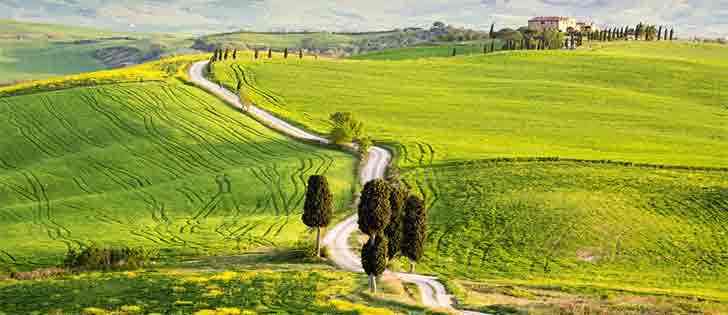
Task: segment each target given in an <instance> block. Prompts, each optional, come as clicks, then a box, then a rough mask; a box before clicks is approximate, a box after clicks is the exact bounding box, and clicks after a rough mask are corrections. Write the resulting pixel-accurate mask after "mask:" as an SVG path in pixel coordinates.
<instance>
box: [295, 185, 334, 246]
mask: <svg viewBox="0 0 728 315" xmlns="http://www.w3.org/2000/svg"><path fill="white" fill-rule="evenodd" d="M332 199H333V197H332V195H331V190H329V182H328V181H327V180H326V177H325V176H322V175H313V176H311V177H309V178H308V186H307V188H306V202H305V203H304V205H303V215H302V217H301V219H302V220H303V223H304V224H306V225H307V226H309V227H311V228H316V256H317V257H321V228H322V227H326V226H328V225H329V223H331V216H332V214H333V204H332V201H331V200H332Z"/></svg>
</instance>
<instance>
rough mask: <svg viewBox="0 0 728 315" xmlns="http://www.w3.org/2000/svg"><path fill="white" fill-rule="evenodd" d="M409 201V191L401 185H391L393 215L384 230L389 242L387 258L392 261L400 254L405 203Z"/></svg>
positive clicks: (390, 204)
mask: <svg viewBox="0 0 728 315" xmlns="http://www.w3.org/2000/svg"><path fill="white" fill-rule="evenodd" d="M406 200H407V190H406V189H405V188H404V187H402V185H401V184H394V185H390V187H389V206H390V208H391V209H392V213H391V215H390V216H389V224H388V225H387V227H386V228H385V229H384V236H385V237H387V240H389V245H388V246H387V258H389V259H392V258H394V257H396V256H397V255H398V254H399V251H400V248H401V245H402V233H403V227H402V222H403V220H404V202H405V201H406Z"/></svg>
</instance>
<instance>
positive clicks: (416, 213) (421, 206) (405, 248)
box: [401, 196, 427, 272]
mask: <svg viewBox="0 0 728 315" xmlns="http://www.w3.org/2000/svg"><path fill="white" fill-rule="evenodd" d="M404 209H405V210H404V221H403V226H404V234H403V237H402V249H401V250H402V254H403V255H404V256H406V257H407V258H409V261H410V272H414V270H415V263H417V262H418V261H419V260H420V259H421V258H422V255H423V254H424V249H425V235H426V233H427V210H426V209H425V203H424V201H422V199H420V198H418V197H416V196H410V197H409V198H407V201H406V202H405V206H404Z"/></svg>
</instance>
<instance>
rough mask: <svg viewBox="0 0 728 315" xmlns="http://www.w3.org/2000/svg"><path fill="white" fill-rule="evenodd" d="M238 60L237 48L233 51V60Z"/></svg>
mask: <svg viewBox="0 0 728 315" xmlns="http://www.w3.org/2000/svg"><path fill="white" fill-rule="evenodd" d="M237 59H238V49H237V48H235V50H233V60H237Z"/></svg>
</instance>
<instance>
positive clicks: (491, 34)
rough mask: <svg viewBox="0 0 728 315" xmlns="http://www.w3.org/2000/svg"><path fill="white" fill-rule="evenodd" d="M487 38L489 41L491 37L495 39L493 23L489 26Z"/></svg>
mask: <svg viewBox="0 0 728 315" xmlns="http://www.w3.org/2000/svg"><path fill="white" fill-rule="evenodd" d="M488 37H489V38H490V39H493V37H495V23H493V24H491V25H490V33H489V34H488Z"/></svg>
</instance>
